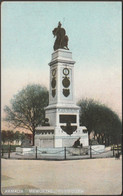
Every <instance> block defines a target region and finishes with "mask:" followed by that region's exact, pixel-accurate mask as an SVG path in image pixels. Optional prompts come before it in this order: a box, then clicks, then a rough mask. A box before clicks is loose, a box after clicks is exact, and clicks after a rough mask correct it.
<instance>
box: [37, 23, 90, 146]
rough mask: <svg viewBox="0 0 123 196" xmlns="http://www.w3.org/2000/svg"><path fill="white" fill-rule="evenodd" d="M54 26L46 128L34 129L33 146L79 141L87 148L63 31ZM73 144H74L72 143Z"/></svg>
mask: <svg viewBox="0 0 123 196" xmlns="http://www.w3.org/2000/svg"><path fill="white" fill-rule="evenodd" d="M61 26H62V25H61V23H60V22H59V23H58V27H57V28H55V29H54V30H53V31H52V33H53V35H54V37H56V40H55V43H54V52H53V54H52V58H51V62H50V63H49V66H50V84H49V105H48V106H47V107H46V108H45V117H46V124H45V126H38V127H37V128H36V135H35V145H36V146H39V147H72V146H75V144H76V143H77V142H78V141H79V142H80V144H81V145H82V146H83V147H84V146H88V133H87V129H86V127H84V126H80V125H79V107H78V106H77V105H76V103H75V95H74V64H75V61H74V60H73V59H72V52H70V50H69V48H68V40H69V39H68V36H67V35H66V31H65V29H64V28H62V27H61ZM76 141H77V142H76Z"/></svg>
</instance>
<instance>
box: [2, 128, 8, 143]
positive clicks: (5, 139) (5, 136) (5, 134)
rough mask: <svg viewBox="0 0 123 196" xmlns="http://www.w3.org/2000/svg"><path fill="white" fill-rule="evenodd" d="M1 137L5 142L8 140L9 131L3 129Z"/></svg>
mask: <svg viewBox="0 0 123 196" xmlns="http://www.w3.org/2000/svg"><path fill="white" fill-rule="evenodd" d="M1 139H2V142H3V144H4V143H5V142H7V139H8V138H7V131H4V130H2V131H1Z"/></svg>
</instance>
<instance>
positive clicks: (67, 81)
mask: <svg viewBox="0 0 123 196" xmlns="http://www.w3.org/2000/svg"><path fill="white" fill-rule="evenodd" d="M62 84H63V86H64V87H65V88H68V87H69V86H70V80H69V78H68V77H66V76H65V78H64V79H63V80H62Z"/></svg>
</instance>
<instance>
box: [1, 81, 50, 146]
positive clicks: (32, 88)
mask: <svg viewBox="0 0 123 196" xmlns="http://www.w3.org/2000/svg"><path fill="white" fill-rule="evenodd" d="M10 103H11V107H9V106H5V108H4V111H5V113H6V117H5V119H4V120H5V121H7V122H9V123H11V124H12V125H13V126H14V128H17V127H20V128H24V129H27V130H30V131H31V132H32V134H33V145H34V137H35V129H36V127H37V126H38V125H40V124H41V122H42V120H43V119H44V118H45V111H44V107H46V106H47V105H48V91H47V89H46V88H45V87H42V86H40V85H36V84H33V85H27V86H26V87H25V88H23V89H22V90H21V91H19V92H18V93H17V94H16V95H15V96H14V97H13V98H12V99H11V102H10Z"/></svg>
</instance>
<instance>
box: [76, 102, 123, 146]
mask: <svg viewBox="0 0 123 196" xmlns="http://www.w3.org/2000/svg"><path fill="white" fill-rule="evenodd" d="M78 105H79V106H80V124H81V125H85V126H86V127H87V129H88V133H89V135H90V133H91V132H92V131H93V132H94V138H97V140H98V142H99V143H102V144H103V143H105V144H106V145H109V144H111V143H119V142H120V138H121V127H122V126H121V121H120V119H119V117H118V115H117V114H116V113H115V112H113V111H112V110H111V109H110V108H108V107H107V106H105V105H103V104H100V103H99V102H97V101H94V100H93V99H89V100H88V99H82V100H80V101H79V102H78Z"/></svg>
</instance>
